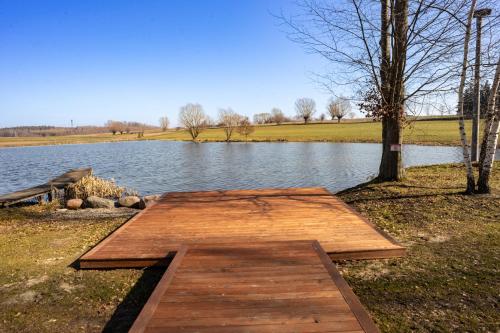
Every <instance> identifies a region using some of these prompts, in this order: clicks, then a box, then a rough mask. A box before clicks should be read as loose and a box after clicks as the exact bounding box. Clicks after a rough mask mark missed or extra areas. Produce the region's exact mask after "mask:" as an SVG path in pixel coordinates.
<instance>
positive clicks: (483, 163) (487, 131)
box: [477, 56, 500, 193]
mask: <svg viewBox="0 0 500 333" xmlns="http://www.w3.org/2000/svg"><path fill="white" fill-rule="evenodd" d="M499 88H500V56H499V58H498V62H497V66H496V71H495V79H494V80H493V85H492V87H491V93H490V96H489V99H488V107H487V110H486V124H485V127H484V134H483V143H482V145H481V154H480V156H479V179H478V181H477V192H479V193H490V191H491V190H490V184H489V182H490V174H491V170H492V168H493V161H494V160H495V153H496V149H497V144H498V134H499V130H500V101H499V99H498V90H499Z"/></svg>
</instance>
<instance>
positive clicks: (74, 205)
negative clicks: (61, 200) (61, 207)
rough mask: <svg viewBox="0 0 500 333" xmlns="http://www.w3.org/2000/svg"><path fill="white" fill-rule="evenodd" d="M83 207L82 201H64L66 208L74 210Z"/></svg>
mask: <svg viewBox="0 0 500 333" xmlns="http://www.w3.org/2000/svg"><path fill="white" fill-rule="evenodd" d="M82 205H83V200H82V199H70V200H68V201H66V208H68V209H72V210H76V209H80V208H81V207H82Z"/></svg>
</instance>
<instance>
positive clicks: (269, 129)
mask: <svg viewBox="0 0 500 333" xmlns="http://www.w3.org/2000/svg"><path fill="white" fill-rule="evenodd" d="M467 128H468V129H470V121H468V122H467ZM224 138H225V137H224V133H223V130H222V129H220V128H210V129H207V130H205V131H204V132H202V134H201V135H200V136H199V138H198V139H199V141H224ZM232 139H233V140H234V141H244V139H245V138H244V137H242V136H240V135H239V134H238V133H235V134H234V136H233V138H232ZM130 140H138V138H137V134H123V135H119V134H117V135H112V134H92V135H73V136H54V137H45V138H33V137H29V138H28V137H26V138H0V147H14V146H33V145H55V144H69V143H73V144H76V143H96V142H110V141H130ZM141 140H191V137H190V136H189V134H188V133H187V132H186V131H184V130H178V131H175V130H170V131H167V132H158V131H146V132H145V135H144V138H143V139H141ZM248 140H249V141H299V142H300V141H330V142H380V140H381V124H380V123H379V122H360V121H355V122H353V121H350V122H342V123H340V124H338V123H313V124H308V125H304V124H284V125H263V126H256V128H255V132H254V133H253V134H251V135H250V136H249V137H248ZM404 142H405V143H415V144H428V145H459V144H460V137H459V133H458V123H457V121H456V120H435V121H415V122H413V123H411V124H410V125H408V126H407V127H406V129H405V131H404Z"/></svg>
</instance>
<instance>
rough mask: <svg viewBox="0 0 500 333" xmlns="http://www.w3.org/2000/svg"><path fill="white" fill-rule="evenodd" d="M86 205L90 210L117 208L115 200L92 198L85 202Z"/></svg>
mask: <svg viewBox="0 0 500 333" xmlns="http://www.w3.org/2000/svg"><path fill="white" fill-rule="evenodd" d="M85 205H86V206H87V207H89V208H115V202H114V201H113V200H109V199H104V198H99V197H96V196H90V197H88V198H87V200H86V201H85Z"/></svg>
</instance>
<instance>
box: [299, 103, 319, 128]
mask: <svg viewBox="0 0 500 333" xmlns="http://www.w3.org/2000/svg"><path fill="white" fill-rule="evenodd" d="M295 111H296V112H297V117H298V118H302V119H304V124H307V123H308V122H309V120H311V119H312V116H313V115H314V113H315V112H316V102H314V100H313V99H312V98H299V99H298V100H296V101H295Z"/></svg>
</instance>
